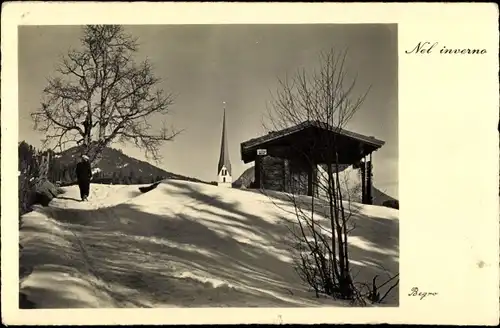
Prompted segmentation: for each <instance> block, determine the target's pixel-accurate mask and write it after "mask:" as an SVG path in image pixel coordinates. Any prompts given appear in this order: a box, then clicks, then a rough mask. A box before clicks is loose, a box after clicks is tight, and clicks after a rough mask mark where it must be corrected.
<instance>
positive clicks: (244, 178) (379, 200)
mask: <svg viewBox="0 0 500 328" xmlns="http://www.w3.org/2000/svg"><path fill="white" fill-rule="evenodd" d="M345 173H346V174H350V178H351V180H352V181H354V183H358V182H357V181H356V180H358V179H359V177H357V176H356V175H357V174H356V173H355V172H351V171H349V170H348V169H346V170H345ZM254 176H255V167H254V166H252V167H249V168H248V169H246V170H245V171H244V172H243V173H242V174H241V175H240V177H239V178H238V179H236V180H235V181H234V182H233V187H235V188H241V187H242V186H243V187H244V188H248V187H249V186H250V183H251V182H252V181H253V179H254ZM372 197H373V205H382V204H383V203H384V202H385V201H388V200H390V201H393V200H395V199H394V198H393V197H391V196H389V195H387V194H386V193H384V192H383V191H381V190H379V189H377V188H376V187H374V186H372ZM358 198H360V197H358ZM357 201H359V200H357Z"/></svg>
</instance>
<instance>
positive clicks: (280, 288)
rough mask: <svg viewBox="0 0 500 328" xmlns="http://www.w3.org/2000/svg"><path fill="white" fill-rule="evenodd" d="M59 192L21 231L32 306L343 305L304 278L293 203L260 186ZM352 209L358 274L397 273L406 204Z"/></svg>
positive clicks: (166, 185)
mask: <svg viewBox="0 0 500 328" xmlns="http://www.w3.org/2000/svg"><path fill="white" fill-rule="evenodd" d="M64 189H65V190H66V193H65V194H64V195H63V197H60V198H59V199H55V200H54V201H53V203H51V205H50V206H49V207H45V208H42V207H40V208H37V209H35V210H34V211H33V212H30V213H28V214H25V215H24V216H23V225H22V227H21V229H20V243H21V244H22V246H23V249H22V250H21V252H20V255H21V258H20V272H21V277H20V291H21V292H23V293H24V294H26V295H27V297H28V299H29V300H30V301H32V302H34V303H35V305H36V307H37V308H84V307H87V308H89V307H90V308H96V307H101V308H103V307H109V308H123V307H135V308H137V307H155V308H157V307H224V306H230V307H310V306H346V305H348V304H347V303H345V302H343V301H339V300H333V299H331V298H326V297H323V296H321V297H320V298H316V297H315V296H314V292H312V291H311V290H309V289H308V288H307V286H305V285H304V284H303V283H302V282H301V281H300V279H299V277H298V275H297V273H296V272H295V270H294V265H293V254H292V253H291V245H292V242H293V241H292V240H291V239H290V233H289V230H288V229H289V226H290V224H293V223H295V222H296V221H295V220H296V218H295V216H294V215H293V214H290V213H291V212H292V211H291V208H292V207H291V206H293V205H291V204H290V203H289V202H288V203H287V202H286V200H283V199H282V200H281V201H280V204H281V205H280V206H279V207H278V206H275V205H273V204H274V201H275V200H273V199H272V198H269V197H267V196H266V195H263V194H261V193H258V192H252V191H250V190H248V191H246V190H238V189H231V188H218V187H216V186H211V185H206V184H200V183H192V182H186V181H175V180H165V181H164V182H162V183H161V184H159V185H158V187H157V188H156V189H154V190H152V191H150V192H148V193H145V194H141V193H140V192H138V190H137V187H136V186H124V185H99V184H95V185H94V186H93V188H92V189H91V195H90V201H89V202H87V203H81V202H78V201H75V200H77V199H78V190H77V188H76V187H75V186H71V187H65V188H64ZM280 195H281V194H280V193H275V194H274V195H273V196H272V197H278V198H279V197H280ZM302 201H304V203H309V202H310V201H309V200H308V197H304V198H303V199H302ZM355 207H356V211H355V213H353V220H355V221H356V229H355V230H354V231H353V232H352V233H351V237H350V239H349V240H350V245H351V246H350V247H351V248H350V254H351V255H350V258H351V265H352V269H353V272H356V273H357V274H356V276H355V277H354V279H355V280H356V281H367V282H368V281H371V278H373V276H374V275H376V274H379V275H380V276H381V277H387V275H395V274H397V273H398V272H399V246H398V245H399V237H398V236H399V220H398V215H399V214H398V213H399V212H398V211H397V210H393V209H390V208H385V207H379V206H368V205H361V204H356V206H355ZM317 210H321V206H319V207H317ZM317 219H318V220H319V221H318V222H321V224H327V222H328V220H326V219H325V220H322V219H321V215H319V214H318V215H317ZM387 288H388V287H387V286H384V287H383V288H381V290H380V292H381V293H382V294H383V293H384V292H385V290H386V289H387ZM390 295H391V296H390V297H389V298H387V299H386V301H387V303H385V305H392V306H397V305H398V295H399V292H398V288H397V287H396V288H395V289H393V292H392V293H391V294H390Z"/></svg>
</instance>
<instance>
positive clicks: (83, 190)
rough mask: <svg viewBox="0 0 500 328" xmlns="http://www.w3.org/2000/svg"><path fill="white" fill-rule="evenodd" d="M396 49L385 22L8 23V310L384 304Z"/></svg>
mask: <svg viewBox="0 0 500 328" xmlns="http://www.w3.org/2000/svg"><path fill="white" fill-rule="evenodd" d="M397 50H398V26H397V24H268V25H262V24H226V25H222V24H221V25H215V24H214V25H205V24H199V25H71V26H63V25H49V26H41V25H39V26H36V25H32V26H19V28H18V74H19V77H18V102H19V103H18V106H19V107H18V108H19V109H18V120H19V124H18V126H19V132H18V159H19V161H18V183H19V184H18V192H19V204H18V207H19V247H20V250H19V307H20V308H21V309H56V308H58V309H72V308H179V307H188V308H210V307H214V308H216V307H219V308H220V307H237V308H246V307H253V308H255V307H262V308H270V307H281V308H283V307H295V308H296V307H326V306H328V307H398V306H399V279H400V277H399V200H398V199H399V195H398V189H399V184H398V177H399V175H398V51H397Z"/></svg>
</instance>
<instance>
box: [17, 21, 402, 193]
mask: <svg viewBox="0 0 500 328" xmlns="http://www.w3.org/2000/svg"><path fill="white" fill-rule="evenodd" d="M126 30H127V32H130V33H131V34H133V35H134V36H135V37H138V38H139V43H140V48H139V52H138V54H137V56H136V58H137V60H142V59H144V58H146V57H148V58H149V59H150V60H151V62H152V63H153V65H154V68H155V74H156V75H157V76H158V77H160V78H162V79H163V82H162V88H163V89H165V91H171V92H173V93H175V94H177V95H178V96H177V98H176V102H175V104H174V105H173V106H172V113H171V115H170V116H169V124H173V125H174V126H175V127H176V128H178V129H184V130H185V131H184V132H183V134H181V135H179V136H178V137H177V139H176V140H175V141H174V142H170V143H166V144H165V145H164V146H163V147H162V149H161V153H162V155H163V157H164V160H163V162H162V163H161V164H160V165H158V166H160V167H162V168H164V169H165V170H167V171H171V172H175V173H179V174H183V175H187V176H192V177H196V178H200V179H203V180H207V181H214V180H216V179H217V163H218V160H219V151H220V138H221V127H222V122H221V119H222V111H223V109H222V106H223V105H222V103H223V102H224V101H225V102H226V108H227V109H226V113H227V118H226V119H227V130H228V131H227V133H228V141H229V151H230V157H231V163H232V167H233V178H234V179H236V178H237V177H238V176H239V175H240V174H241V173H242V172H243V171H244V170H245V169H246V168H247V167H249V166H250V165H252V164H251V163H250V164H246V165H245V164H243V162H242V161H241V156H240V153H239V151H240V143H241V142H243V141H246V140H248V139H250V138H254V137H257V136H260V135H262V134H263V133H264V131H263V129H262V124H261V120H262V116H263V115H265V113H266V104H268V103H269V101H270V100H271V97H270V91H274V90H276V87H277V78H278V77H284V75H285V74H286V73H288V74H292V73H294V72H295V71H296V70H297V69H298V68H305V69H306V70H308V69H310V68H312V67H314V66H316V65H317V64H318V55H319V53H320V51H322V50H328V49H329V48H332V47H335V48H338V49H346V48H347V49H348V54H349V55H348V59H347V69H348V71H349V73H350V74H357V76H358V80H357V81H358V82H357V87H356V90H355V91H354V93H357V94H359V93H362V92H364V91H365V90H366V88H368V86H370V85H371V90H370V93H369V95H368V97H367V98H366V100H365V103H364V104H363V107H362V108H361V109H360V110H359V111H358V112H357V113H356V115H355V116H354V117H353V119H352V120H351V122H350V123H349V125H348V129H349V130H352V131H355V132H358V133H362V134H366V135H369V136H374V137H376V138H378V139H382V140H384V141H385V142H386V144H385V145H384V146H383V147H382V148H381V149H380V150H379V151H377V152H376V153H374V155H373V165H374V184H375V186H376V187H378V188H379V189H381V190H382V191H385V192H386V193H388V194H389V195H391V196H394V197H398V124H397V122H398V98H397V97H398V66H397V65H398V64H397V63H398V57H397V27H396V25H358V24H350V25H331V24H325V25H323V24H314V25H164V26H157V25H156V26H153V25H150V26H127V27H126ZM80 35H81V28H80V27H77V26H71V27H68V26H59V27H58V26H40V27H38V26H36V27H26V26H25V27H20V29H19V138H20V140H26V141H27V142H29V143H31V144H33V145H34V146H36V147H38V146H40V139H41V137H42V136H41V135H40V134H38V133H37V132H35V131H33V123H32V121H31V118H30V116H29V114H30V112H32V111H33V110H35V109H36V108H38V107H39V106H40V100H41V95H42V90H43V88H44V87H45V86H46V78H47V77H48V76H50V75H51V74H53V72H54V67H55V65H56V64H57V62H58V58H59V56H61V55H63V54H65V53H67V50H68V49H69V48H71V47H78V45H79V37H80ZM117 148H119V146H117ZM123 151H124V153H126V154H128V155H131V156H133V157H136V158H139V159H142V160H144V159H145V158H144V156H143V154H142V152H141V150H140V149H136V148H132V147H126V148H124V149H123Z"/></svg>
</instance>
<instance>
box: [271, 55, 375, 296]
mask: <svg viewBox="0 0 500 328" xmlns="http://www.w3.org/2000/svg"><path fill="white" fill-rule="evenodd" d="M346 57H347V51H342V52H336V51H335V50H333V49H332V50H330V51H329V52H324V53H322V54H321V57H320V59H321V61H320V63H321V66H320V68H319V70H317V71H313V72H311V73H308V72H306V71H305V70H304V69H302V70H299V71H298V72H297V73H296V74H295V75H294V76H292V77H290V78H289V77H287V78H285V79H279V86H278V90H277V92H276V93H275V94H273V100H272V103H271V106H270V107H269V108H268V119H267V120H266V122H267V124H266V123H264V125H265V129H266V130H267V131H279V130H282V129H285V128H289V127H291V126H295V125H298V124H302V123H304V122H305V121H310V122H314V123H315V124H318V126H319V127H323V128H326V129H330V130H332V131H333V132H339V131H340V130H341V129H343V128H345V126H346V124H347V123H348V122H349V120H350V119H351V118H352V117H353V115H354V114H355V113H356V112H357V110H358V109H359V108H360V107H361V105H362V104H363V101H364V100H365V98H366V96H367V94H368V92H369V89H368V90H366V92H364V93H362V94H360V95H359V96H355V95H354V92H353V91H354V90H355V85H356V77H353V78H352V79H351V80H350V81H348V74H347V72H346V69H345V66H346V64H345V63H346ZM317 138H318V137H317V136H315V137H312V138H311V140H309V141H310V143H311V144H310V147H311V148H315V147H316V146H318V145H316V144H314V143H315V142H320V143H321V145H322V147H324V148H322V152H321V153H322V154H323V156H322V158H321V160H320V162H321V163H324V165H323V168H324V170H323V172H321V173H320V176H319V177H318V178H317V179H314V180H313V181H314V182H313V184H314V186H313V192H312V197H311V198H310V199H308V198H303V197H298V196H297V192H296V191H294V189H292V192H291V193H289V194H288V197H289V198H290V200H291V201H292V204H293V206H294V209H295V210H294V213H293V214H294V215H295V216H296V218H297V220H296V224H295V225H293V226H292V227H291V228H290V231H291V233H292V236H293V239H294V241H295V242H294V245H293V247H294V249H295V251H296V254H297V258H296V269H297V272H298V273H299V275H300V276H301V277H302V279H303V280H304V281H305V282H306V283H307V284H309V285H310V286H311V287H312V288H313V289H314V290H315V292H316V295H319V294H327V295H330V296H333V297H335V298H340V299H348V300H352V301H361V302H362V303H363V304H364V302H365V300H366V299H370V300H372V301H374V302H378V301H380V299H381V298H380V297H379V298H378V299H377V298H376V297H372V298H371V296H370V295H371V294H372V293H373V291H374V290H375V294H377V286H376V284H375V283H376V282H375V281H376V279H373V286H372V288H371V289H369V290H366V291H362V290H363V289H364V286H367V284H363V285H359V284H356V283H355V282H354V281H353V276H352V273H351V267H350V257H349V243H348V236H349V233H350V232H351V231H352V230H353V229H355V224H354V222H352V220H351V218H352V217H353V214H355V208H353V207H352V206H351V205H352V204H351V203H352V202H351V196H352V195H353V194H354V193H355V190H352V191H349V190H347V191H346V190H345V186H347V185H348V183H347V181H344V184H342V182H341V178H340V174H339V173H340V171H342V170H343V168H344V166H343V165H342V164H344V163H340V162H339V149H338V141H337V140H336V138H335V137H334V138H330V137H327V138H324V140H323V139H322V140H318V139H317ZM292 147H293V145H292ZM296 150H297V152H298V153H300V155H301V156H300V157H301V159H302V161H303V162H304V163H305V164H304V168H305V170H306V171H309V172H314V171H315V169H316V166H317V163H316V162H315V159H314V158H313V157H312V154H311V153H310V152H309V151H308V150H303V149H299V148H298V147H297V149H296ZM316 161H317V160H316ZM310 174H312V173H310ZM295 180H296V184H297V181H299V185H300V179H298V180H297V179H295ZM343 186H344V187H343ZM299 189H300V188H299ZM302 189H304V188H302ZM320 192H322V195H323V197H322V199H319V198H318V194H319V193H320ZM305 199H306V200H305ZM307 199H308V200H307ZM325 218H326V219H325Z"/></svg>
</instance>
